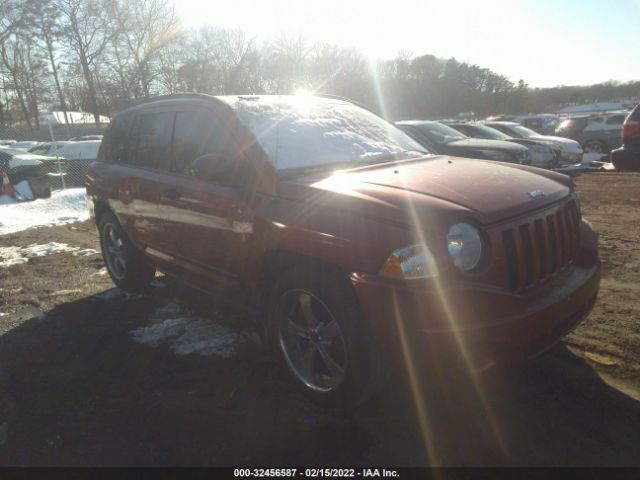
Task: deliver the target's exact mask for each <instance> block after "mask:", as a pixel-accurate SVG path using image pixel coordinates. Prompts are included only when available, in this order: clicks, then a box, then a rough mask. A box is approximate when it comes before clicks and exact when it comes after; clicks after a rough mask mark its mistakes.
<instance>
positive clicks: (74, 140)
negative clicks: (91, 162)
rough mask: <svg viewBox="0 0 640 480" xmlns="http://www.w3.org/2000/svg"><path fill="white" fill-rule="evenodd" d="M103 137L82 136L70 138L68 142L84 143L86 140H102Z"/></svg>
mask: <svg viewBox="0 0 640 480" xmlns="http://www.w3.org/2000/svg"><path fill="white" fill-rule="evenodd" d="M102 138H103V135H83V136H81V137H73V138H70V139H69V141H70V142H86V141H87V140H102Z"/></svg>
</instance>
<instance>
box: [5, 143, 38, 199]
mask: <svg viewBox="0 0 640 480" xmlns="http://www.w3.org/2000/svg"><path fill="white" fill-rule="evenodd" d="M43 160H46V158H44V157H41V156H39V155H33V154H31V153H26V152H24V151H23V150H13V149H10V148H3V149H0V174H2V173H4V172H6V173H7V176H8V177H9V182H10V183H11V184H12V185H14V186H16V185H18V184H20V183H21V182H25V181H26V182H28V184H29V188H30V189H31V192H32V193H33V196H34V198H49V197H50V196H51V184H50V182H49V179H48V177H47V172H48V169H47V165H46V163H45V162H44V161H43Z"/></svg>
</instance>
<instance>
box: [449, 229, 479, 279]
mask: <svg viewBox="0 0 640 480" xmlns="http://www.w3.org/2000/svg"><path fill="white" fill-rule="evenodd" d="M447 250H449V255H451V259H452V260H453V263H454V264H455V265H456V267H458V268H459V269H460V270H463V271H465V272H468V271H470V270H473V269H474V268H476V267H477V266H478V264H479V263H480V260H482V254H483V252H484V242H483V241H482V237H481V236H480V232H479V231H478V229H477V228H475V227H474V226H472V225H469V224H468V223H456V224H455V225H454V226H453V227H451V229H450V230H449V233H448V234H447Z"/></svg>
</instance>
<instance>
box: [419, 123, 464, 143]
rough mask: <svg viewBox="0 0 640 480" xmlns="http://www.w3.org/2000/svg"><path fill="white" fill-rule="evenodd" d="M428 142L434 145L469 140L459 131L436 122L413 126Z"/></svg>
mask: <svg viewBox="0 0 640 480" xmlns="http://www.w3.org/2000/svg"><path fill="white" fill-rule="evenodd" d="M415 127H416V128H417V129H418V130H420V131H421V132H422V133H423V134H424V135H426V136H427V137H428V138H429V140H431V141H432V142H435V143H449V142H453V141H455V140H462V139H463V138H469V137H467V136H466V135H465V134H463V133H460V132H459V131H457V130H455V129H453V128H451V127H449V126H447V125H444V124H442V123H437V122H429V123H422V124H418V125H415Z"/></svg>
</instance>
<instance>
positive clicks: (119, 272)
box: [102, 223, 127, 279]
mask: <svg viewBox="0 0 640 480" xmlns="http://www.w3.org/2000/svg"><path fill="white" fill-rule="evenodd" d="M102 244H103V246H104V258H105V261H106V263H107V267H108V268H109V270H110V271H111V273H112V274H113V276H114V277H116V278H118V279H122V278H124V276H125V275H126V273H127V260H126V257H125V247H124V243H123V241H122V236H121V235H120V233H119V232H118V230H117V229H116V227H115V225H113V224H112V223H108V224H106V225H105V226H104V228H103V230H102Z"/></svg>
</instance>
